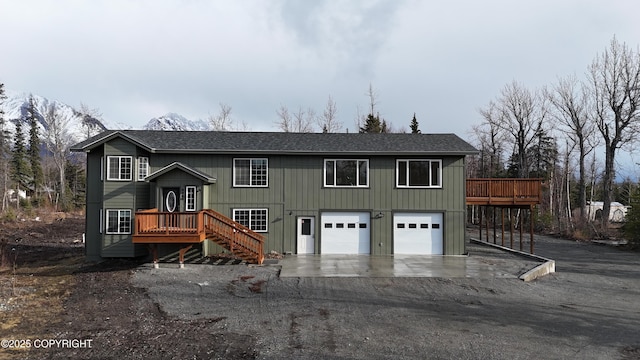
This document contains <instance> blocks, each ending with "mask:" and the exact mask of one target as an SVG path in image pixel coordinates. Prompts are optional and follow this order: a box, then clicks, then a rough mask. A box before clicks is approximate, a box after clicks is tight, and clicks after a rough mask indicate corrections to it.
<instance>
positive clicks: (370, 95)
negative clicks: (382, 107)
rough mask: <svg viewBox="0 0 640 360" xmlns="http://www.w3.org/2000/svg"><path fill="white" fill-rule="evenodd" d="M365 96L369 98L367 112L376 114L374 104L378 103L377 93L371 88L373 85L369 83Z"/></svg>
mask: <svg viewBox="0 0 640 360" xmlns="http://www.w3.org/2000/svg"><path fill="white" fill-rule="evenodd" d="M366 95H367V97H368V98H369V114H371V115H376V105H378V93H377V92H376V91H375V90H374V89H373V85H372V84H371V83H369V90H368V91H367V94H366Z"/></svg>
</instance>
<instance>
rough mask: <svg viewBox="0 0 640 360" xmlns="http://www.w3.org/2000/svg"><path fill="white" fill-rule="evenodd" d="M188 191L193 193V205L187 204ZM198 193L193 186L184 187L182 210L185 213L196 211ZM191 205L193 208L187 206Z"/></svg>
mask: <svg viewBox="0 0 640 360" xmlns="http://www.w3.org/2000/svg"><path fill="white" fill-rule="evenodd" d="M189 191H192V192H193V204H189V202H190V201H189ZM197 194H198V192H197V190H196V187H195V186H192V185H189V186H185V187H184V209H185V211H196V208H197V207H198V197H197V196H198V195H197ZM189 205H193V206H189Z"/></svg>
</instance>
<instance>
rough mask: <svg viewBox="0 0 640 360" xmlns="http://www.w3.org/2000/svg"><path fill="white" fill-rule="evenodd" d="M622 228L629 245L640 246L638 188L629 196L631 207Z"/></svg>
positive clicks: (639, 198)
mask: <svg viewBox="0 0 640 360" xmlns="http://www.w3.org/2000/svg"><path fill="white" fill-rule="evenodd" d="M623 230H624V236H625V239H627V241H629V244H630V245H631V246H633V247H638V246H640V188H638V189H636V191H634V193H633V195H632V196H631V209H629V211H628V212H627V216H626V218H625V224H624V226H623Z"/></svg>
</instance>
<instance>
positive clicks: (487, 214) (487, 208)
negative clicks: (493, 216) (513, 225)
mask: <svg viewBox="0 0 640 360" xmlns="http://www.w3.org/2000/svg"><path fill="white" fill-rule="evenodd" d="M484 209H485V211H486V212H487V213H486V214H485V218H486V221H485V222H486V223H487V227H486V229H485V230H486V231H487V232H486V234H487V242H489V207H488V206H485V207H484Z"/></svg>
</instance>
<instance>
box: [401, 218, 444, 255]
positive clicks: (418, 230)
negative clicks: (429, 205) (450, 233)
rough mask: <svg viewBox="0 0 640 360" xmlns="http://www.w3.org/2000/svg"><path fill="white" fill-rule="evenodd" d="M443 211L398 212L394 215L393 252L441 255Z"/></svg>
mask: <svg viewBox="0 0 640 360" xmlns="http://www.w3.org/2000/svg"><path fill="white" fill-rule="evenodd" d="M442 218H443V216H442V214H441V213H397V214H394V217H393V244H394V245H393V253H394V254H413V255H441V254H443V246H442V242H443V241H442V240H443V236H442Z"/></svg>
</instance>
